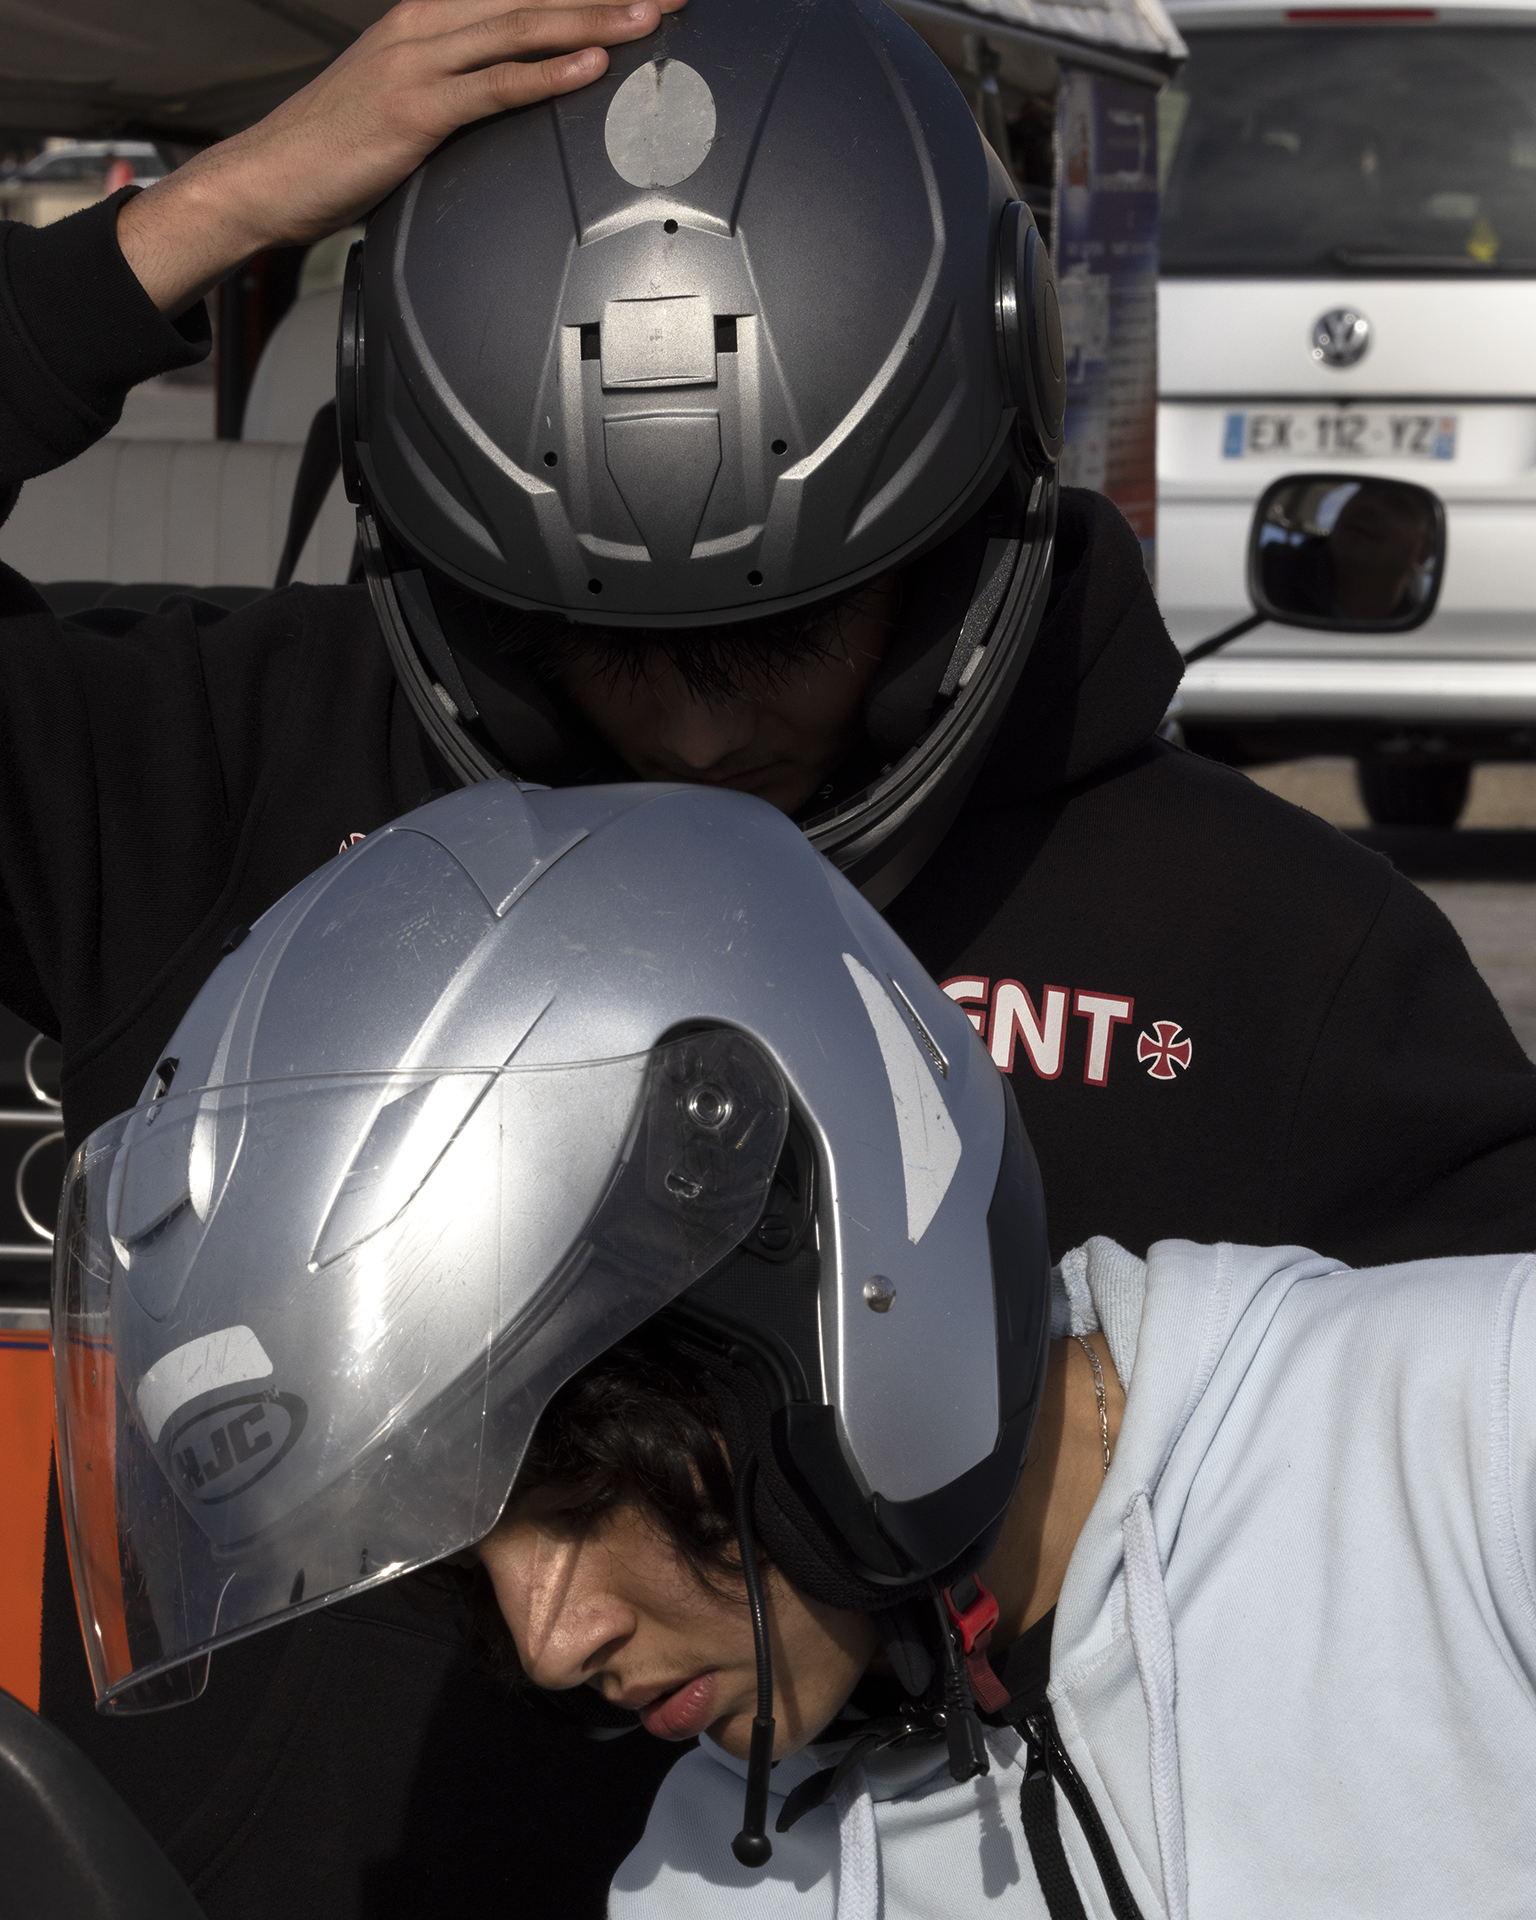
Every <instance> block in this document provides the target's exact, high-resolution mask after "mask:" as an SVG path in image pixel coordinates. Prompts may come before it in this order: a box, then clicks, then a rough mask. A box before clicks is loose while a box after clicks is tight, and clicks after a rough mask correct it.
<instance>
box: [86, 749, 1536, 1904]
mask: <svg viewBox="0 0 1536 1920" xmlns="http://www.w3.org/2000/svg"><path fill="white" fill-rule="evenodd" d="M423 924H428V925H430V926H431V928H432V930H433V939H432V941H431V943H430V946H429V947H428V948H427V949H426V950H425V951H424V950H423V946H422V939H421V928H422V926H423ZM636 959H639V960H640V961H641V963H642V964H641V965H639V966H638V967H637V966H635V965H634V964H633V963H634V961H635V960H636ZM171 1045H172V1048H173V1053H172V1054H171V1055H170V1056H168V1057H167V1059H166V1060H165V1061H164V1062H162V1065H161V1067H160V1069H159V1070H158V1071H157V1073H156V1074H155V1075H154V1076H153V1077H152V1079H151V1081H150V1083H149V1084H148V1085H147V1086H146V1087H145V1088H144V1090H143V1093H142V1095H141V1099H140V1101H139V1103H138V1104H137V1105H136V1107H135V1108H134V1109H133V1110H132V1111H130V1112H128V1113H125V1114H123V1115H121V1116H119V1118H118V1119H116V1120H114V1121H112V1122H110V1123H109V1124H108V1125H107V1126H105V1127H102V1128H100V1129H98V1130H97V1131H96V1132H95V1133H93V1134H92V1135H91V1136H90V1137H89V1138H88V1139H87V1140H86V1141H85V1143H84V1144H83V1146H82V1147H81V1149H80V1151H79V1153H78V1154H77V1155H76V1158H75V1161H74V1164H73V1166H72V1168H71V1172H70V1178H69V1182H68V1186H67V1190H66V1197H65V1204H64V1209H63V1216H62V1218H63V1224H64V1235H63V1241H62V1245H61V1249H60V1255H59V1259H58V1261H57V1265H56V1272H55V1289H56V1291H55V1313H56V1326H57V1330H58V1334H59V1339H58V1342H57V1346H56V1355H57V1362H56V1364H57V1376H58V1386H59V1425H60V1439H61V1461H62V1465H63V1470H64V1474H65V1487H66V1494H67V1509H68V1518H69V1526H70V1538H71V1551H72V1559H73V1564H74V1567H75V1569H76V1580H77V1588H78V1592H79V1596H80V1604H81V1617H82V1623H83V1625H84V1627H85V1629H86V1641H87V1647H88V1649H89V1652H90V1656H91V1662H92V1667H93V1672H94V1676H95V1680H96V1685H97V1690H98V1695H99V1698H100V1700H101V1703H102V1705H103V1708H104V1710H106V1711H107V1712H109V1713H125V1712H127V1713H132V1712H143V1711H146V1710H149V1709H153V1708H155V1707H157V1706H161V1707H163V1706H167V1705H171V1704H173V1703H176V1702H178V1701H180V1702H185V1701H186V1700H188V1699H189V1698H192V1697H194V1696H195V1695H196V1694H197V1693H198V1691H199V1690H200V1689H201V1687H202V1686H203V1685H204V1684H205V1683H206V1681H207V1678H208V1672H209V1663H208V1654H209V1653H210V1651H215V1650H217V1649H219V1648H220V1647H222V1646H224V1645H225V1644H227V1643H229V1642H231V1641H237V1640H239V1639H240V1638H241V1637H242V1636H246V1635H249V1634H251V1633H254V1632H257V1631H259V1630H261V1629H263V1628H265V1627H268V1626H271V1625H272V1624H274V1623H275V1622H277V1621H280V1620H282V1619H285V1618H288V1617H291V1616H293V1615H295V1614H303V1613H305V1612H309V1611H312V1610H314V1609H316V1608H321V1607H325V1606H326V1605H328V1604H331V1603H335V1602H343V1603H344V1602H346V1601H347V1600H348V1599H349V1597H350V1596H352V1595H355V1594H357V1593H358V1592H360V1591H363V1590H366V1589H368V1588H370V1587H376V1586H378V1585H380V1584H381V1583H387V1582H389V1581H390V1580H392V1579H395V1578H397V1577H399V1576H402V1575H405V1574H409V1573H410V1572H412V1571H413V1570H414V1569H416V1568H419V1567H421V1566H422V1565H423V1563H427V1562H430V1561H433V1560H436V1559H440V1558H441V1557H443V1556H445V1555H455V1554H458V1555H465V1554H466V1553H467V1554H469V1555H472V1561H471V1564H475V1563H478V1568H479V1569H481V1570H482V1571H481V1572H480V1573H478V1574H477V1575H476V1576H475V1581H477V1582H478V1591H477V1592H476V1597H477V1598H478V1599H479V1601H480V1602H481V1609H482V1620H483V1619H484V1618H485V1617H486V1615H487V1614H488V1613H490V1612H491V1611H492V1603H493V1604H494V1609H495V1610H496V1611H499V1614H500V1616H501V1620H502V1621H504V1623H505V1628H504V1631H509V1632H510V1637H511V1641H512V1643H513V1648H514V1649H515V1660H516V1664H517V1665H518V1666H520V1668H521V1672H522V1675H523V1676H524V1680H525V1682H531V1683H532V1684H533V1685H534V1686H535V1687H537V1688H540V1689H542V1690H544V1693H545V1697H546V1699H547V1700H548V1701H549V1702H550V1704H551V1706H552V1707H553V1708H556V1709H558V1708H559V1706H560V1705H561V1703H569V1704H570V1710H573V1711H574V1712H575V1713H576V1715H577V1717H578V1718H584V1719H586V1720H587V1721H588V1722H589V1724H592V1725H593V1726H594V1727H595V1728H597V1729H600V1730H602V1731H605V1732H609V1733H617V1732H620V1731H622V1730H623V1729H625V1728H626V1727H632V1726H634V1725H635V1724H636V1722H638V1723H639V1724H640V1725H641V1726H643V1727H644V1728H645V1729H646V1730H647V1731H648V1732H649V1733H652V1734H655V1735H658V1736H660V1737H661V1738H662V1739H664V1740H670V1741H674V1742H677V1741H686V1740H690V1739H693V1738H698V1739H699V1740H700V1746H699V1748H698V1750H697V1751H695V1752H693V1753H691V1754H690V1755H688V1756H687V1757H686V1758H685V1759H684V1760H683V1761H682V1763H681V1764H680V1765H679V1766H678V1767H677V1768H675V1769H674V1770H673V1772H672V1773H671V1774H670V1775H669V1777H668V1778H667V1780H666V1781H665V1783H664V1784H663V1786H662V1789H661V1794H660V1797H659V1799H658V1802H657V1804H656V1806H655V1808H654V1809H653V1811H652V1814H651V1817H650V1821H649V1823H648V1826H647V1828H646V1832H645V1834H644V1836H643V1838H642V1839H641V1841H640V1844H639V1845H638V1847H636V1848H635V1850H634V1851H633V1853H632V1854H631V1855H630V1857H629V1858H628V1859H627V1860H626V1861H625V1862H624V1864H623V1865H622V1866H621V1867H620V1869H619V1872H618V1875H617V1878H616V1880H615V1883H614V1887H613V1891H612V1894H611V1897H610V1901H609V1912H610V1913H611V1914H612V1915H613V1916H614V1920H682V1917H683V1916H692V1915H697V1916H700V1920H702V1916H704V1915H709V1914H714V1913H716V1912H718V1911H719V1906H720V1902H721V1900H722V1898H723V1897H726V1896H729V1897H731V1898H732V1899H737V1900H742V1901H744V1902H746V1903H747V1904H748V1905H749V1906H750V1908H751V1909H752V1910H753V1911H757V1912H760V1913H764V1914H772V1915H776V1916H782V1920H800V1916H810V1915H816V1916H821V1917H822V1920H869V1917H871V1916H878V1915H882V1914H883V1915H885V1916H887V1920H919V1916H925V1915H932V1914H935V1913H957V1912H966V1913H970V1912H975V1911H982V1910H985V1909H987V1908H988V1907H990V1906H993V1905H995V1906H996V1907H997V1908H998V1910H999V1911H1003V1912H1008V1913H1015V1914H1018V1915H1021V1916H1024V1915H1028V1916H1040V1917H1041V1920H1080V1916H1085V1915H1086V1914H1087V1913H1090V1912H1092V1913H1102V1914H1109V1915H1112V1916H1115V1920H1132V1917H1133V1916H1138V1915H1140V1916H1148V1917H1149V1920H1150V1916H1167V1917H1168V1920H1172V1917H1173V1916H1180V1917H1182V1916H1185V1915H1189V1916H1193V1920H1200V1917H1201V1916H1205V1915H1212V1916H1214V1915H1218V1914H1221V1915H1224V1914H1228V1913H1232V1912H1241V1913H1243V1914H1245V1915H1255V1916H1266V1915H1274V1916H1276V1920H1278V1917H1279V1916H1281V1915H1286V1916H1289V1915H1291V1914H1294V1913H1296V1912H1306V1913H1327V1912H1349V1913H1356V1912H1361V1911H1381V1912H1390V1913H1392V1914H1394V1915H1400V1916H1410V1920H1413V1917H1416V1916H1422V1917H1423V1920H1430V1917H1431V1916H1440V1915H1442V1914H1444V1913H1446V1912H1448V1911H1458V1910H1460V1906H1461V1904H1462V1903H1463V1902H1464V1898H1465V1893H1464V1890H1465V1889H1466V1888H1467V1887H1468V1886H1473V1887H1475V1888H1476V1891H1477V1901H1478V1905H1479V1909H1480V1910H1482V1909H1486V1910H1489V1911H1495V1912H1499V1911H1510V1912H1513V1911H1516V1910H1518V1909H1519V1906H1520V1903H1521V1901H1522V1900H1523V1897H1524V1890H1525V1888H1526V1887H1527V1886H1528V1885H1529V1884H1530V1880H1531V1876H1532V1874H1533V1872H1536V1843H1533V1841H1532V1838H1531V1834H1530V1831H1529V1822H1528V1820H1527V1819H1526V1818H1525V1804H1526V1798H1527V1795H1526V1791H1525V1790H1526V1789H1528V1788H1530V1787H1531V1786H1532V1785H1533V1784H1536V1707H1533V1704H1532V1693H1531V1688H1532V1679H1533V1675H1536V1603H1533V1594H1532V1583H1531V1574H1530V1569H1531V1566H1532V1564H1533V1559H1536V1526H1533V1518H1532V1513H1531V1510H1530V1502H1529V1500H1528V1499H1527V1498H1525V1497H1524V1490H1525V1489H1526V1488H1527V1487H1528V1486H1529V1484H1530V1481H1531V1477H1532V1473H1533V1469H1536V1419H1533V1417H1532V1415H1533V1407H1532V1403H1531V1391H1530V1381H1531V1379H1532V1377H1533V1375H1536V1366H1533V1363H1536V1309H1533V1305H1532V1284H1533V1276H1536V1259H1533V1258H1532V1257H1530V1256H1525V1255H1521V1256H1506V1257H1490V1258H1484V1259H1481V1260H1453V1261H1439V1262H1425V1263H1421V1264H1419V1265H1417V1266H1405V1267H1398V1268H1382V1269H1376V1270H1372V1271H1366V1272H1354V1271H1351V1270H1349V1269H1347V1268H1344V1267H1341V1266H1340V1265H1339V1263H1337V1262H1336V1261H1332V1260H1328V1259H1324V1258H1320V1257H1318V1256H1316V1255H1313V1254H1309V1253H1307V1252H1305V1251H1303V1250H1300V1249H1295V1248H1289V1249H1279V1250H1264V1249H1255V1248H1234V1247H1231V1246H1223V1247H1214V1248H1212V1247H1200V1246H1196V1245H1192V1244H1190V1243H1188V1242H1163V1243H1160V1244H1159V1245H1158V1246H1156V1247H1154V1248H1153V1249H1152V1250H1151V1253H1150V1255H1149V1258H1148V1260H1146V1261H1142V1260H1140V1259H1137V1258H1136V1257H1134V1256H1133V1255H1131V1254H1128V1253H1127V1252H1125V1250H1124V1249H1122V1248H1120V1247H1119V1246H1117V1245H1116V1244H1115V1243H1114V1242H1112V1241H1108V1240H1094V1241H1091V1242H1090V1243H1089V1244H1088V1245H1087V1246H1086V1247H1085V1248H1083V1249H1080V1250H1077V1251H1075V1252H1073V1253H1070V1254H1069V1255H1068V1256H1067V1257H1066V1258H1065V1259H1064V1260H1063V1261H1062V1263H1061V1265H1060V1267H1059V1268H1058V1270H1057V1271H1056V1272H1055V1273H1054V1274H1052V1272H1051V1271H1050V1268H1049V1264H1048V1258H1049V1257H1048V1255H1047V1253H1046V1250H1045V1223H1044V1218H1043V1211H1042V1206H1041V1198H1040V1190H1039V1183H1038V1178H1037V1176H1036V1173H1035V1169H1034V1163H1033V1158H1032V1156H1031V1154H1030V1150H1029V1147H1028V1143H1027V1142H1026V1140H1025V1139H1024V1136H1023V1134H1022V1131H1021V1129H1020V1127H1019V1124H1018V1121H1017V1117H1016V1113H1015V1109H1014V1105H1013V1102H1012V1101H1011V1099H1009V1098H1008V1096H1007V1094H1006V1091H1005V1089H1004V1088H1003V1085H1002V1082H1001V1079H1000V1077H999V1076H998V1074H997V1072H996V1069H995V1067H994V1066H993V1065H992V1063H991V1062H990V1061H989V1060H988V1058H987V1056H986V1054H985V1051H984V1050H983V1048H982V1047H981V1045H980V1043H979V1041H978V1040H977V1039H976V1037H975V1035H974V1034H973V1032H972V1031H971V1029H970V1027H969V1025H968V1023H967V1022H966V1021H965V1019H964V1017H963V1015H962V1014H961V1013H960V1012H959V1010H958V1009H956V1008H955V1007H954V1006H953V1004H952V1003H951V1002H950V1001H948V1000H947V999H946V998H945V996H943V995H942V994H941V993H940V992H939V991H938V990H937V989H936V987H935V986H934V984H933V983H932V982H931V981H930V980H928V979H927V978H926V977H925V976H924V975H923V974H922V972H921V970H920V969H919V968H918V967H917V965H916V963H915V962H914V961H913V960H912V957H911V956H910V954H908V953H907V952H906V951H905V950H904V949H903V948H902V947H901V945H900V943H899V942H898V941H897V940H895V939H894V937H893V936H892V935H891V934H890V932H889V930H888V929H887V928H886V926H885V925H884V923H883V922H882V921H881V920H880V919H879V917H878V916H877V915H876V914H875V913H874V912H873V910H872V909H871V908H870V907H869V906H868V905H867V903H866V902H864V901H863V900H862V899H861V898H860V897H859V896H858V895H857V894H856V893H855V892H854V891H853V890H852V889H851V888H850V887H849V886H848V885H847V883H846V882H845V881H844V880H842V879H841V877H840V876H838V875H837V874H836V873H835V872H834V871H833V870H832V869H831V868H830V867H829V866H828V865H827V864H826V863H824V862H822V861H820V860H818V859H817V857H816V855H815V854H814V853H813V852H812V850H811V849H810V848H809V847H808V846H807V845H806V843H805V841H804V839H803V838H802V837H801V836H800V835H798V834H797V833H795V832H794V830H793V829H792V828H791V827H790V826H789V824H788V823H787V822H785V821H784V820H783V819H782V818H781V817H780V816H776V815H775V814H773V813H772V812H770V811H769V810H768V809H766V808H763V807H760V806H758V805H756V804H754V803H753V802H751V801H748V800H744V799H741V798H738V797H736V796H731V795H706V794H702V793H700V792H698V791H697V790H690V789H677V788H673V789H670V790H669V789H666V788H661V789H651V790H647V789H645V788H642V787H630V788H625V789H595V790H588V791H586V792H581V793H564V794H561V793H545V794H536V795H530V796H524V795H522V794H520V793H519V792H518V791H517V790H516V789H515V788H514V787H512V786H510V785H509V784H507V783H504V782H499V781H497V782H491V783H487V784H486V785H484V786H482V787H480V788H478V789H477V790H475V791H473V792H471V793H467V794H463V795H460V796H458V797H457V798H455V799H450V800H445V801H439V802H437V803H435V804H434V805H432V806H429V807H427V808H425V809H423V810H421V811H420V812H418V813H415V814H411V815H408V816H406V817H405V818H404V819H402V820H400V821H398V822H397V823H395V825H394V826H393V827H392V828H390V829H387V830H386V831H384V832H383V833H380V834H376V835H374V836H372V837H371V838H370V839H368V840H366V841H365V842H364V843H363V845H362V846H361V847H359V848H357V849H354V850H353V851H352V852H351V853H348V854H346V855H344V856H342V858H341V859H340V860H338V861H337V862H335V863H334V864H333V866H332V868H331V869H330V870H328V871H322V872H321V873H319V874H317V875H315V876H314V877H313V879H312V880H310V881H309V882H306V883H305V884H304V885H303V886H301V887H300V888H298V889H297V890H296V891H295V892H294V893H293V894H291V895H289V896H288V897H286V898H285V899H284V900H282V901H280V902H279V903H278V905H277V906H276V907H274V908H273V910H272V911H271V912H270V913H269V914H267V915H266V916H264V918H263V920H262V921H261V922H260V923H259V924H258V925H257V926H256V927H255V928H254V929H253V930H252V932H251V935H250V937H249V939H248V940H247V941H246V942H245V943H244V944H243V945H242V946H241V948H240V949H239V950H237V951H236V952H235V953H234V954H232V955H231V956H230V957H229V958H228V959H227V960H226V961H225V962H224V964H223V966H222V967H221V968H220V969H219V970H218V972H216V973H215V975H214V977H213V978H212V979H211V980H210V982H209V983H208V985H207V986H206V987H205V988H204V990H203V992H202V993H201V994H200V995H199V997H198V999H197V1001H196V1002H195V1003H194V1005H193V1007H192V1009H191V1011H190V1013H189V1014H188V1016H187V1018H186V1019H185V1020H184V1021H183V1023H182V1024H181V1026H180V1027H179V1029H178V1030H177V1032H176V1034H175V1035H174V1037H173V1039H172V1042H171ZM1052 1336H1055V1337H1054V1338H1053V1337H1052ZM471 1584H472V1591H475V1585H474V1582H472V1583H471ZM487 1587H488V1589H489V1591H488V1592H487V1591H486V1588H487ZM223 1657H224V1655H223V1654H222V1653H219V1654H218V1658H219V1659H222V1658H223ZM775 1761H777V1765H776V1766H775V1764H774V1763H775ZM584 1804H585V1806H586V1819H587V1822H588V1824H589V1827H590V1828H592V1829H597V1828H599V1827H601V1826H602V1825H603V1823H604V1822H605V1819H606V1818H607V1810H606V1809H604V1808H603V1807H602V1806H601V1805H598V1804H595V1803H592V1802H591V1801H587V1802H585V1803H584ZM1258 1806H1262V1807H1263V1808H1264V1817H1262V1818H1256V1817H1255V1815H1254V1808H1255V1807H1258ZM1298 1833H1304V1834H1305V1835H1306V1844H1305V1846H1298V1845H1297V1843H1296V1835H1297V1834H1298ZM89 1846H90V1843H89V1841H88V1840H86V1839H85V1838H84V1837H83V1836H82V1850H84V1851H86V1852H88V1851H89Z"/></svg>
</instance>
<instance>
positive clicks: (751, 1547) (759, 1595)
mask: <svg viewBox="0 0 1536 1920" xmlns="http://www.w3.org/2000/svg"><path fill="white" fill-rule="evenodd" d="M756 1485H757V1456H756V1455H755V1454H749V1455H748V1457H747V1459H746V1461H745V1462H744V1463H743V1466H742V1469H741V1472H740V1474H738V1476H737V1479H736V1541H737V1545H738V1546H739V1548H740V1550H741V1571H742V1575H743V1577H744V1578H745V1580H746V1583H747V1605H748V1607H749V1608H750V1609H751V1613H752V1650H753V1652H754V1654H755V1655H756V1656H757V1714H756V1717H755V1718H754V1719H753V1722H752V1746H751V1750H750V1752H749V1754H748V1757H747V1796H746V1805H745V1807H744V1808H743V1810H742V1816H741V1832H740V1833H738V1834H737V1836H736V1838H735V1839H734V1840H733V1841H732V1842H731V1852H732V1853H734V1854H735V1856H736V1858H737V1859H738V1860H739V1861H740V1862H741V1864H742V1865H743V1866H744V1867H766V1866H767V1864H768V1862H769V1861H770V1860H771V1859H772V1857H773V1843H772V1842H771V1841H770V1840H769V1838H768V1833H767V1825H768V1778H769V1770H770V1768H771V1767H772V1766H773V1731H774V1729H773V1656H772V1654H771V1653H770V1652H769V1648H768V1610H767V1608H766V1607H765V1606H764V1604H763V1575H762V1569H761V1568H760V1567H759V1566H758V1564H757V1536H756V1532H755V1530H754V1528H753V1525H752V1492H753V1489H754V1488H755V1487H756Z"/></svg>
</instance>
